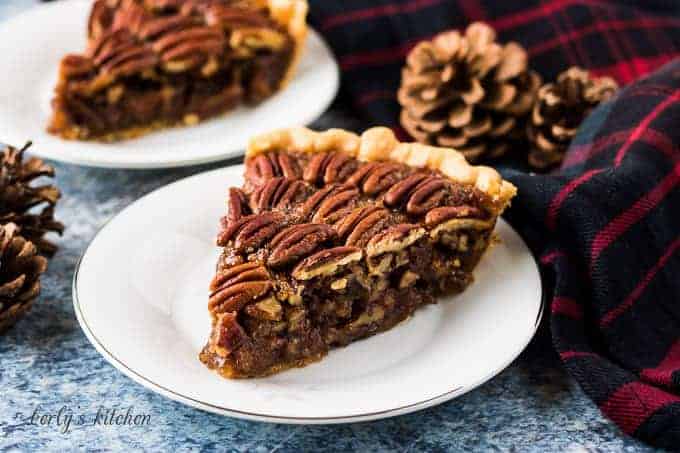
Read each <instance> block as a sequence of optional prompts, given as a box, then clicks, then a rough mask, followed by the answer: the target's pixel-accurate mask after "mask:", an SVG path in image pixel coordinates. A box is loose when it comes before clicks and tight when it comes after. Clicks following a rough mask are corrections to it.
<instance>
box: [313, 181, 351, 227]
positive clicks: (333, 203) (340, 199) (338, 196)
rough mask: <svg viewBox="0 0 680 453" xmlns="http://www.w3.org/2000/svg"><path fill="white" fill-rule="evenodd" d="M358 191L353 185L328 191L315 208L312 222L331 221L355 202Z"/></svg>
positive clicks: (349, 208) (340, 215)
mask: <svg viewBox="0 0 680 453" xmlns="http://www.w3.org/2000/svg"><path fill="white" fill-rule="evenodd" d="M358 197H359V192H358V191H357V190H356V188H354V187H350V186H341V187H338V188H337V190H334V191H333V192H332V193H330V194H329V195H328V196H327V197H326V198H325V199H324V200H323V201H321V203H319V205H318V207H317V208H316V212H315V213H314V216H313V217H312V221H313V222H328V223H333V222H334V221H336V220H338V219H340V217H342V215H343V214H344V213H346V212H347V211H349V210H351V209H352V208H353V207H354V206H355V205H356V203H357V201H358Z"/></svg>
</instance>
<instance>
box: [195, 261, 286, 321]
mask: <svg viewBox="0 0 680 453" xmlns="http://www.w3.org/2000/svg"><path fill="white" fill-rule="evenodd" d="M272 288H273V284H272V282H271V280H270V277H269V273H268V272H267V270H266V269H265V268H264V267H263V266H261V265H259V264H257V263H245V264H240V265H238V266H234V267H232V268H229V269H226V270H223V271H220V272H219V273H218V274H217V275H216V276H215V278H213V281H212V282H211V284H210V289H211V291H212V293H211V295H210V299H208V310H209V311H210V313H212V314H213V315H215V314H217V313H226V312H230V311H233V312H237V311H239V310H241V309H242V308H243V307H244V306H245V305H246V304H248V303H250V302H253V301H256V300H258V299H260V298H262V297H263V296H265V295H266V294H267V293H268V292H269V291H270V290H271V289H272Z"/></svg>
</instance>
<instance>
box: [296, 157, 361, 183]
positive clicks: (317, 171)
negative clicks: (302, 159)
mask: <svg viewBox="0 0 680 453" xmlns="http://www.w3.org/2000/svg"><path fill="white" fill-rule="evenodd" d="M356 168H357V162H356V161H355V160H354V159H352V158H351V157H350V156H348V155H347V154H343V153H320V154H316V155H314V156H313V157H312V158H311V159H310V161H309V164H307V167H306V168H305V171H304V173H303V176H302V177H303V179H304V180H305V181H307V182H308V183H310V184H315V185H324V184H332V183H338V182H339V183H342V182H344V181H345V180H347V178H349V177H350V175H352V173H354V171H355V170H356Z"/></svg>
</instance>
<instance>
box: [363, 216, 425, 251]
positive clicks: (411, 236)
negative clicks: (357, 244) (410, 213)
mask: <svg viewBox="0 0 680 453" xmlns="http://www.w3.org/2000/svg"><path fill="white" fill-rule="evenodd" d="M425 234H426V232H425V229H424V228H422V227H420V226H418V225H414V224H410V223H402V224H399V225H394V226H392V227H390V228H388V229H387V230H385V231H383V232H382V233H378V234H376V235H375V236H373V238H371V240H370V241H369V242H368V245H367V246H366V255H367V256H369V257H372V256H378V255H382V254H384V253H390V252H398V251H400V250H404V249H405V248H406V247H408V246H410V245H411V244H413V243H414V242H416V241H417V240H418V239H420V238H422V237H423V236H425Z"/></svg>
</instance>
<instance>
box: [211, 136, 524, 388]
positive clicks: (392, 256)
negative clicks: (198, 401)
mask: <svg viewBox="0 0 680 453" xmlns="http://www.w3.org/2000/svg"><path fill="white" fill-rule="evenodd" d="M245 167H246V170H245V183H244V185H243V187H242V188H240V189H237V188H232V189H230V190H229V202H228V205H229V209H228V213H227V215H226V217H224V218H223V219H222V230H221V232H220V233H219V236H218V238H217V243H218V245H219V246H221V247H223V251H222V254H221V257H220V259H219V262H218V264H217V275H216V276H215V278H214V279H213V281H212V283H211V285H210V290H211V295H210V300H209V302H208V307H209V311H210V314H211V316H212V333H211V334H210V337H209V339H208V343H207V345H206V346H205V348H204V349H203V351H202V352H201V354H200V359H201V361H203V362H204V363H205V364H206V365H207V366H208V367H210V368H213V369H217V370H218V371H219V372H220V374H222V375H223V376H225V377H230V378H238V377H254V376H264V375H268V374H272V373H276V372H279V371H281V370H285V369H287V368H291V367H296V366H304V365H306V364H308V363H310V362H313V361H316V360H319V359H320V358H321V357H322V356H323V355H324V354H326V353H327V352H328V350H329V349H330V348H333V347H337V346H343V345H346V344H348V343H350V342H352V341H354V340H357V339H360V338H363V337H367V336H370V335H373V334H375V333H376V332H380V331H383V330H386V329H389V328H391V327H392V326H394V325H395V324H397V323H399V322H400V321H402V320H404V319H406V318H407V317H408V316H410V315H411V314H412V313H413V312H414V310H415V309H416V308H417V307H419V306H421V305H425V304H430V303H434V302H436V297H437V296H439V295H445V294H454V293H458V292H460V291H463V290H464V289H465V287H466V286H467V285H468V284H470V282H471V281H472V271H473V269H474V268H475V266H476V265H477V263H478V261H479V260H480V258H481V256H482V254H483V253H484V251H485V250H486V249H487V247H488V246H489V243H490V241H491V239H492V232H493V229H494V226H495V224H496V220H497V218H498V216H499V215H500V214H501V213H502V212H503V210H504V209H505V208H506V207H507V206H508V204H509V203H510V200H511V198H512V197H513V196H514V195H515V193H516V189H515V187H514V186H513V185H512V184H511V183H509V182H507V181H504V180H503V179H502V178H501V176H500V175H499V174H498V173H497V172H496V171H495V170H493V169H491V168H488V167H481V166H477V167H474V166H471V165H469V164H468V163H467V162H466V160H465V159H464V158H463V156H462V155H461V154H460V153H458V152H456V151H454V150H452V149H444V148H433V147H427V146H424V145H419V144H413V143H399V142H398V141H397V139H396V138H395V136H394V134H393V133H392V132H391V131H390V130H389V129H385V128H374V129H370V130H368V131H366V132H365V133H364V134H363V135H361V136H360V137H359V136H357V135H355V134H352V133H350V132H346V131H342V130H337V129H336V130H329V131H326V132H320V133H319V132H313V131H310V130H308V129H291V130H285V131H279V132H274V133H271V134H269V135H265V136H262V137H259V138H256V139H254V140H253V141H252V143H251V145H250V147H249V149H248V151H247V154H246V164H245Z"/></svg>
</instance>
